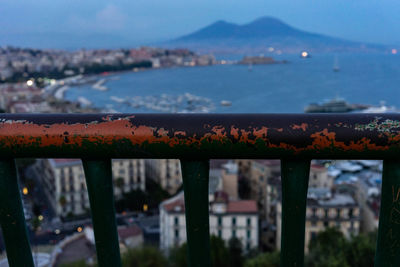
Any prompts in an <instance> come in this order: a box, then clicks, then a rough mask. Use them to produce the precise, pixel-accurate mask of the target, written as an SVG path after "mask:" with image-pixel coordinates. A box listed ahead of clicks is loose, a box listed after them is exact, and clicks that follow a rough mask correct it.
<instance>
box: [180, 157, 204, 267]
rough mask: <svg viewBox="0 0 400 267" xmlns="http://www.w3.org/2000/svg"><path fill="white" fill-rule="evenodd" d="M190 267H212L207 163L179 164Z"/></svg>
mask: <svg viewBox="0 0 400 267" xmlns="http://www.w3.org/2000/svg"><path fill="white" fill-rule="evenodd" d="M181 166H182V179H183V189H184V192H185V193H184V194H185V214H186V236H187V245H188V255H189V261H188V265H189V266H190V267H203V266H211V260H210V229H209V228H210V227H209V216H208V215H209V214H208V209H209V207H208V180H209V168H210V167H209V161H207V160H206V161H187V160H181Z"/></svg>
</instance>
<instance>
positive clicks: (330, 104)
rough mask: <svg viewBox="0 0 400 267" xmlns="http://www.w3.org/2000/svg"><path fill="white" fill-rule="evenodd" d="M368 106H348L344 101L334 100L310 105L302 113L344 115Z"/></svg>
mask: <svg viewBox="0 0 400 267" xmlns="http://www.w3.org/2000/svg"><path fill="white" fill-rule="evenodd" d="M369 107H370V106H368V105H362V104H349V103H347V102H346V101H345V100H344V99H341V98H334V99H331V100H329V101H327V102H324V103H322V104H318V103H311V104H310V105H308V106H307V107H306V108H305V109H304V112H306V113H345V112H352V111H359V110H364V109H367V108H369Z"/></svg>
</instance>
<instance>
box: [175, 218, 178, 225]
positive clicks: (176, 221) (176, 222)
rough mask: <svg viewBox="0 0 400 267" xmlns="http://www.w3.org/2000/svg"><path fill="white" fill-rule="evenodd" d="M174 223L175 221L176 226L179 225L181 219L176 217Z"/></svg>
mask: <svg viewBox="0 0 400 267" xmlns="http://www.w3.org/2000/svg"><path fill="white" fill-rule="evenodd" d="M174 221H175V225H179V218H178V217H175V219H174Z"/></svg>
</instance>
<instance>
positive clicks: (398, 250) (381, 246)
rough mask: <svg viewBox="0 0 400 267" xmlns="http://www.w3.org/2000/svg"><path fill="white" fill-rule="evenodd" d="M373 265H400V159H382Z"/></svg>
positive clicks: (378, 266)
mask: <svg viewBox="0 0 400 267" xmlns="http://www.w3.org/2000/svg"><path fill="white" fill-rule="evenodd" d="M381 195H382V196H381V208H380V211H379V231H378V242H377V247H376V255H375V266H377V267H383V266H385V267H386V266H388V267H390V266H400V160H384V161H383V173H382V192H381Z"/></svg>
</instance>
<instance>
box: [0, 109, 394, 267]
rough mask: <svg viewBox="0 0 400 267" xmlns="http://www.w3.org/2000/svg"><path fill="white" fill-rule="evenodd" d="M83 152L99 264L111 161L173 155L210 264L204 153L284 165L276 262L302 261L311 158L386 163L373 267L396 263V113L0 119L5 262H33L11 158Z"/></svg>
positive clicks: (194, 240) (108, 218) (108, 227)
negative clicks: (264, 160) (274, 161)
mask: <svg viewBox="0 0 400 267" xmlns="http://www.w3.org/2000/svg"><path fill="white" fill-rule="evenodd" d="M20 157H25V158H26V157H36V158H82V161H83V165H84V171H85V176H86V182H87V187H88V193H89V200H90V204H91V214H92V220H93V227H94V232H95V240H96V250H97V255H98V264H99V266H120V265H121V260H120V254H119V247H118V236H117V230H116V223H115V210H114V205H113V190H112V181H111V159H112V158H180V159H181V163H182V174H183V184H184V191H185V203H186V207H187V208H186V209H185V212H186V220H187V224H186V228H187V229H186V230H187V241H188V250H189V263H190V266H209V265H210V254H209V253H210V252H209V223H208V198H207V196H208V171H209V159H218V158H245V159H256V158H263V159H264V158H278V159H281V162H282V205H283V207H282V210H283V215H282V245H281V266H303V261H304V227H305V225H304V224H305V210H306V197H307V185H308V176H309V167H310V166H309V165H310V160H311V159H383V160H384V169H383V184H382V202H381V211H380V223H379V234H378V243H377V252H376V257H375V266H400V242H399V240H400V219H399V218H400V212H399V211H400V200H399V194H398V192H400V165H399V164H400V115H397V114H390V115H388V114H345V115H337V114H329V115H327V114H324V115H321V114H312V115H311V114H304V115H303V114H301V115H299V114H297V115H294V114H279V115H278V114H224V115H222V114H219V115H216V114H208V115H197V114H190V115H189V114H173V115H172V114H170V115H165V114H87V115H82V114H80V115H78V114H63V115H61V114H60V115H15V114H2V115H0V223H1V226H2V231H3V236H4V240H5V244H6V250H7V256H8V259H9V263H10V266H33V261H32V256H31V250H30V246H29V242H28V237H27V234H26V226H25V219H24V215H23V211H22V205H21V199H20V193H19V188H18V184H17V178H16V171H15V163H14V159H15V158H20Z"/></svg>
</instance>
